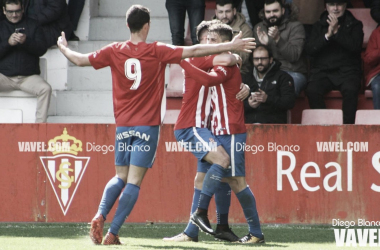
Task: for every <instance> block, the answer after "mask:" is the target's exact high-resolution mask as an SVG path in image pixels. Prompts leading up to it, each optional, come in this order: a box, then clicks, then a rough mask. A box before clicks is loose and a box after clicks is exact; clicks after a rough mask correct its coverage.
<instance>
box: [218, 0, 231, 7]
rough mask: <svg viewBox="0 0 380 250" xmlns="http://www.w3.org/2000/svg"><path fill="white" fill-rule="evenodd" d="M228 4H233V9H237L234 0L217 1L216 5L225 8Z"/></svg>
mask: <svg viewBox="0 0 380 250" xmlns="http://www.w3.org/2000/svg"><path fill="white" fill-rule="evenodd" d="M226 4H232V7H234V8H236V6H235V3H234V1H233V0H216V5H219V6H224V5H226Z"/></svg>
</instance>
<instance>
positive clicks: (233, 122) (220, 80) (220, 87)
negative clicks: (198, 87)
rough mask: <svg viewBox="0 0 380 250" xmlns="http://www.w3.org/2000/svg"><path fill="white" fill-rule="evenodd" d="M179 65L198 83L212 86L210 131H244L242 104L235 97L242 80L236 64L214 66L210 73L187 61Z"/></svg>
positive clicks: (215, 132) (220, 132) (219, 132)
mask: <svg viewBox="0 0 380 250" xmlns="http://www.w3.org/2000/svg"><path fill="white" fill-rule="evenodd" d="M181 66H182V67H183V68H184V69H185V71H188V73H190V74H191V77H192V78H194V79H195V80H196V81H197V82H198V83H199V84H203V85H205V86H209V87H211V86H213V87H212V88H211V89H212V104H211V105H212V111H213V114H212V119H211V131H212V132H213V134H214V135H227V134H240V133H245V132H246V128H245V124H244V104H243V102H241V101H239V100H238V99H236V94H237V93H238V92H239V91H240V84H241V82H242V79H241V75H240V70H239V68H238V67H237V66H231V67H225V66H215V67H214V68H213V69H212V70H211V72H210V73H206V72H203V71H201V70H199V69H197V68H196V67H194V66H193V65H191V64H190V63H188V62H184V61H182V62H181Z"/></svg>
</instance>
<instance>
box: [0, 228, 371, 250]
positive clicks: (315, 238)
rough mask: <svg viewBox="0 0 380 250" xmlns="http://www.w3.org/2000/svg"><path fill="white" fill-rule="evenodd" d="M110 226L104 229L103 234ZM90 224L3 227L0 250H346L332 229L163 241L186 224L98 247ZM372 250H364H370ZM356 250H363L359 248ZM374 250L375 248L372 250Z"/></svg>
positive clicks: (141, 231)
mask: <svg viewBox="0 0 380 250" xmlns="http://www.w3.org/2000/svg"><path fill="white" fill-rule="evenodd" d="M108 227H109V224H106V225H105V229H104V232H106V230H107V229H108ZM231 227H232V229H233V231H234V232H235V233H236V234H237V235H238V236H240V237H242V236H244V235H245V234H247V232H248V227H247V226H246V225H241V224H238V225H232V226H231ZM89 228H90V226H89V224H87V223H6V222H2V223H0V249H1V250H8V249H9V250H14V249H16V250H18V249H25V250H41V249H54V250H55V249H57V250H71V249H81V250H82V249H97V250H99V249H153V250H160V249H180V250H190V249H194V250H208V249H251V248H253V247H254V248H260V249H284V250H288V249H299V250H313V249H345V247H336V245H335V238H334V231H333V228H332V227H331V226H329V225H273V224H270V225H263V226H262V230H263V232H264V234H265V239H266V243H265V244H261V245H251V244H250V245H242V244H236V243H228V242H220V241H215V240H214V238H213V237H211V236H208V235H205V234H204V233H200V235H199V242H198V243H195V242H180V243H172V242H164V241H162V238H163V237H168V236H174V235H176V234H178V233H180V232H182V231H183V230H184V228H185V224H133V223H125V224H124V225H123V227H122V229H121V231H120V239H121V241H122V242H123V243H124V245H122V246H96V245H93V244H92V242H91V240H90V238H89V236H88V232H89ZM368 248H369V247H367V248H365V249H368ZM353 249H361V248H359V247H356V248H353ZM372 249H373V248H372Z"/></svg>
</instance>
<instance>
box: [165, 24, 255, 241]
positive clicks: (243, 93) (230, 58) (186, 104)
mask: <svg viewBox="0 0 380 250" xmlns="http://www.w3.org/2000/svg"><path fill="white" fill-rule="evenodd" d="M216 23H221V22H220V21H219V20H212V21H203V22H201V23H200V24H199V25H198V26H197V39H198V41H199V42H200V44H206V43H207V35H208V28H209V27H210V26H211V25H213V24H216ZM188 60H189V61H190V62H191V64H193V65H195V66H196V67H197V68H199V69H202V70H203V71H209V70H210V69H211V68H212V67H214V66H215V65H224V66H233V65H236V63H241V58H240V56H238V55H232V54H228V53H224V54H219V55H212V56H206V57H196V58H189V59H188ZM240 87H241V90H240V92H239V93H238V94H237V95H236V98H237V99H238V100H240V101H243V100H244V99H245V98H246V97H247V96H248V95H249V93H250V91H249V87H248V86H245V85H244V84H241V86H240ZM210 104H211V90H210V88H209V87H205V86H203V85H200V84H196V83H195V80H194V79H193V78H191V76H190V75H189V74H188V73H187V72H185V81H184V93H183V99H182V107H181V112H180V113H179V117H178V119H177V122H176V124H175V126H174V130H180V129H190V130H194V131H196V133H197V134H199V133H201V134H203V133H206V134H211V132H210V130H209V129H208V125H209V116H210V110H211V105H210ZM211 136H212V135H211ZM210 138H211V137H210ZM210 166H211V165H210V164H209V163H208V162H205V161H202V160H198V162H197V174H196V176H195V180H194V195H193V202H192V207H191V214H192V213H193V212H195V210H196V209H197V205H198V200H199V195H200V193H201V189H202V184H203V180H204V176H205V175H206V173H207V171H208V169H209V168H210ZM215 203H216V212H217V218H218V224H217V227H216V233H215V235H214V237H215V238H216V239H220V240H226V241H231V242H233V241H237V240H238V239H239V238H238V236H236V235H235V234H234V233H233V232H232V230H231V229H230V227H229V224H228V213H229V207H230V204H231V188H230V186H229V185H228V184H227V183H220V187H219V189H218V190H217V192H216V193H215ZM198 232H199V229H198V227H197V226H195V225H194V224H192V223H191V221H190V222H189V223H188V225H187V227H186V228H185V230H184V232H182V233H180V234H178V235H176V236H174V237H170V238H164V239H163V240H164V241H177V242H178V241H195V242H196V241H198Z"/></svg>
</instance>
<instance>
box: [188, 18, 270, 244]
mask: <svg viewBox="0 0 380 250" xmlns="http://www.w3.org/2000/svg"><path fill="white" fill-rule="evenodd" d="M208 39H209V41H210V42H211V43H220V42H227V41H230V40H231V39H232V29H231V28H230V27H229V26H228V25H225V24H215V25H213V26H211V27H210V29H209V38H208ZM181 66H182V67H183V69H184V70H185V71H187V72H188V73H189V74H190V75H191V77H192V78H193V79H194V80H195V82H197V84H203V85H204V86H206V87H210V86H213V87H212V110H213V115H212V121H211V128H212V131H213V133H214V135H215V137H216V139H217V140H218V141H219V142H220V144H221V145H222V146H223V147H224V148H225V150H226V151H227V152H228V154H229V157H230V162H231V164H230V168H228V169H227V168H223V166H215V165H213V166H212V167H211V168H210V170H209V171H208V172H207V174H206V176H205V179H204V182H203V187H202V191H201V195H200V198H199V204H198V208H197V211H196V212H194V213H193V214H192V215H191V220H192V221H193V222H194V223H195V224H196V225H197V226H198V227H199V228H200V229H201V230H202V231H204V232H206V233H211V234H212V233H214V232H213V230H212V228H211V226H210V223H209V221H208V218H207V210H208V206H209V203H210V200H211V197H212V195H213V194H215V191H216V189H217V188H218V185H219V183H220V182H221V181H222V180H223V181H226V182H227V183H228V184H229V185H230V186H231V189H232V190H233V191H234V193H235V194H236V197H237V198H238V200H239V202H240V204H241V206H242V208H243V211H244V215H245V217H246V220H247V223H248V225H249V233H248V234H247V235H246V236H244V237H242V238H241V239H240V240H239V241H238V242H240V243H243V244H246V243H264V242H265V241H264V235H263V234H262V232H261V227H260V221H259V216H258V213H257V209H256V200H255V198H254V196H253V193H252V191H251V190H250V188H249V186H247V183H246V180H245V160H244V150H241V147H238V145H244V144H245V141H246V128H245V124H244V105H243V103H242V102H240V101H238V100H236V98H235V95H236V93H237V92H238V91H239V90H240V83H241V75H240V71H239V68H238V67H237V66H231V67H225V66H214V68H213V69H212V70H211V72H210V73H206V72H204V71H202V70H200V69H198V68H196V67H195V66H194V65H191V64H190V63H188V62H187V61H185V60H182V62H181ZM222 178H223V179H222Z"/></svg>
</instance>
